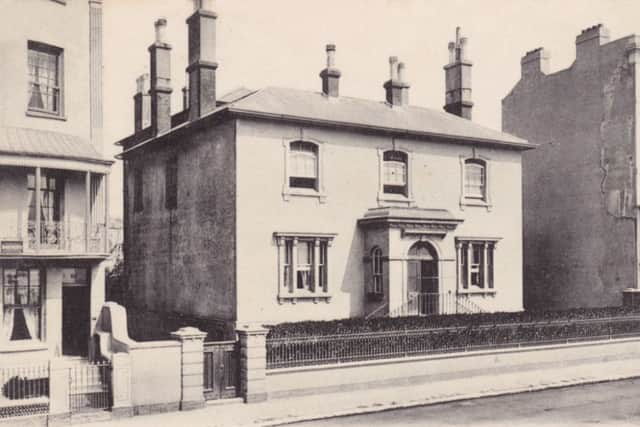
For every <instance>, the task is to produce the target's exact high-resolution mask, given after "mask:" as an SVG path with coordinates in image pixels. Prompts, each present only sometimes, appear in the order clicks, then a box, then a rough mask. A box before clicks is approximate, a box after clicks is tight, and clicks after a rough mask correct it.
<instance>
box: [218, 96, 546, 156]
mask: <svg viewBox="0 0 640 427" xmlns="http://www.w3.org/2000/svg"><path fill="white" fill-rule="evenodd" d="M228 110H229V112H230V113H232V114H236V115H240V116H245V117H250V118H257V119H270V120H280V121H288V122H295V123H307V124H313V125H317V126H325V127H333V128H335V127H340V128H343V129H352V130H360V131H362V130H365V131H369V132H375V133H384V134H394V135H406V136H412V137H417V138H430V139H444V140H447V141H455V142H463V143H468V144H474V143H483V144H490V145H494V146H501V147H508V148H512V149H517V150H530V149H533V148H536V147H537V145H536V144H533V143H530V142H528V141H525V140H522V139H520V138H517V139H519V140H521V141H522V142H512V141H505V140H499V139H488V138H478V137H468V136H460V135H449V134H441V133H437V132H419V131H412V130H409V129H401V128H391V127H385V126H375V125H366V124H362V123H353V122H340V121H333V120H324V119H314V118H310V117H300V116H292V115H287V114H278V113H267V112H264V111H255V110H247V109H242V108H237V107H234V106H233V105H230V106H229V107H228Z"/></svg>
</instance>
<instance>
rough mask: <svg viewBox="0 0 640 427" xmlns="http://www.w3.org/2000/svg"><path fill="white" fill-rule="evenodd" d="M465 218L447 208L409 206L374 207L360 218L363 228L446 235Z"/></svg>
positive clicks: (359, 222)
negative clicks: (398, 229)
mask: <svg viewBox="0 0 640 427" xmlns="http://www.w3.org/2000/svg"><path fill="white" fill-rule="evenodd" d="M463 221H464V220H463V219H459V218H456V217H454V216H453V214H452V213H451V212H449V211H448V210H446V209H424V208H407V207H392V206H389V207H381V208H372V209H369V210H368V211H367V212H365V214H364V216H363V217H362V218H360V219H358V225H359V226H360V227H362V228H363V229H365V230H366V229H380V228H400V229H402V234H403V235H405V234H417V235H420V234H430V235H433V234H436V235H443V236H444V235H445V234H446V233H447V232H449V231H453V230H455V229H456V227H457V226H458V224H460V223H462V222H463Z"/></svg>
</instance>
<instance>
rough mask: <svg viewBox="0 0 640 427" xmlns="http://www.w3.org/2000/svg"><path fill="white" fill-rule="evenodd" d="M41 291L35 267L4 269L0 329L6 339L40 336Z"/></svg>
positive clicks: (37, 270) (37, 271)
mask: <svg viewBox="0 0 640 427" xmlns="http://www.w3.org/2000/svg"><path fill="white" fill-rule="evenodd" d="M41 292H42V281H41V275H40V270H39V269H37V268H24V269H15V268H5V269H4V271H3V274H2V307H3V313H2V314H3V316H2V330H3V334H4V338H5V340H6V341H15V340H29V339H37V338H40V307H41Z"/></svg>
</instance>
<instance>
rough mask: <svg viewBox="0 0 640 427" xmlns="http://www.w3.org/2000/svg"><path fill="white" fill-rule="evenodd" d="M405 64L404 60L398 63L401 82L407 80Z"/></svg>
mask: <svg viewBox="0 0 640 427" xmlns="http://www.w3.org/2000/svg"><path fill="white" fill-rule="evenodd" d="M405 72H406V70H405V65H404V62H399V63H398V81H399V82H401V83H404V82H405V81H406V80H405Z"/></svg>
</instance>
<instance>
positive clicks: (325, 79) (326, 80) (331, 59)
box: [320, 44, 340, 97]
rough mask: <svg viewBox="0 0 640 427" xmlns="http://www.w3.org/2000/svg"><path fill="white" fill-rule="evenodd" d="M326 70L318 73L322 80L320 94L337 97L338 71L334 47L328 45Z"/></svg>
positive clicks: (338, 91)
mask: <svg viewBox="0 0 640 427" xmlns="http://www.w3.org/2000/svg"><path fill="white" fill-rule="evenodd" d="M326 51H327V68H325V69H324V70H322V71H321V72H320V78H321V79H322V93H324V94H325V95H327V96H331V97H338V96H339V94H340V70H338V69H337V68H336V67H335V66H336V45H334V44H328V45H327V48H326Z"/></svg>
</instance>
